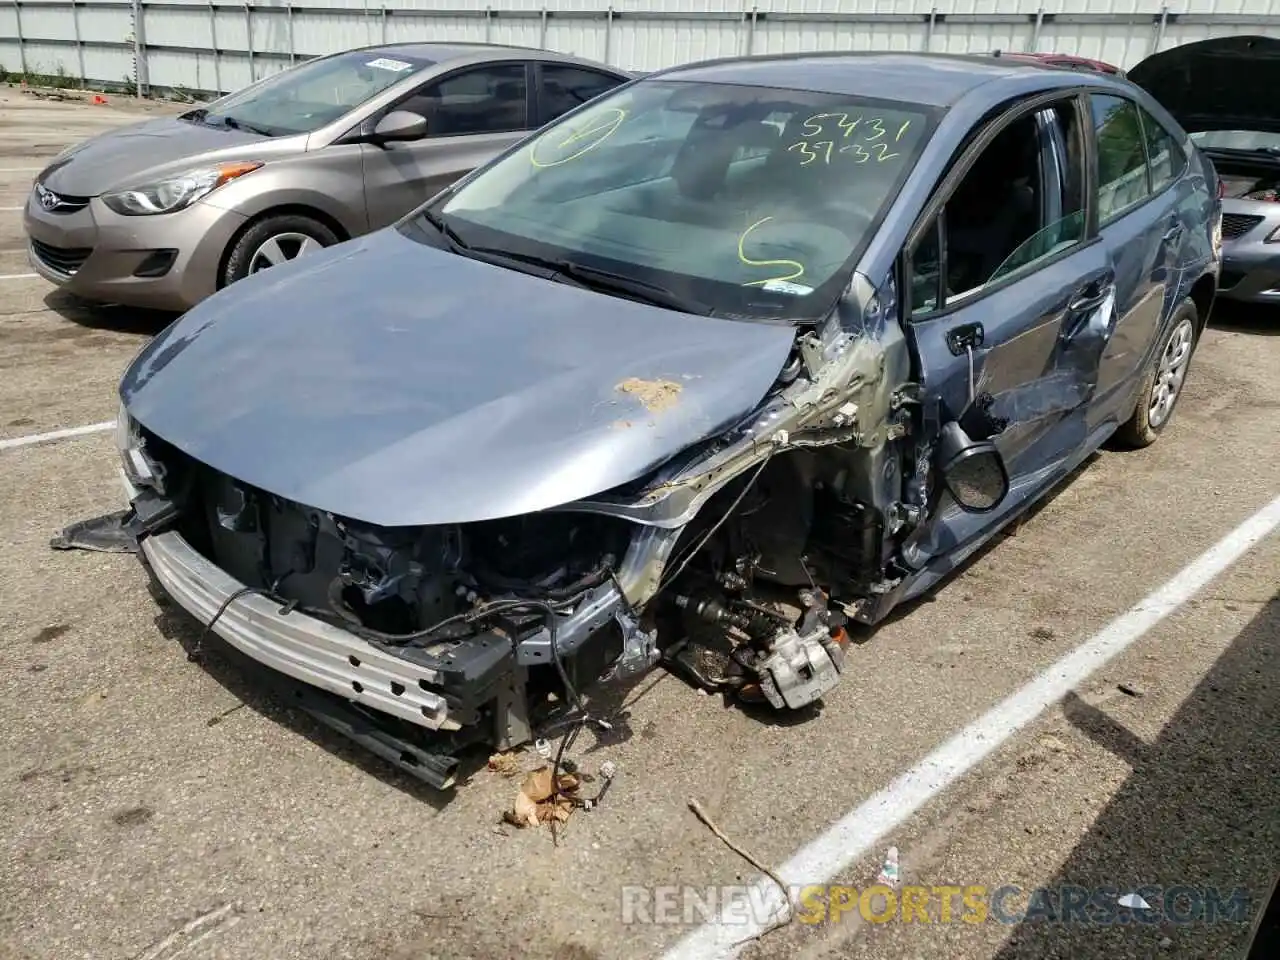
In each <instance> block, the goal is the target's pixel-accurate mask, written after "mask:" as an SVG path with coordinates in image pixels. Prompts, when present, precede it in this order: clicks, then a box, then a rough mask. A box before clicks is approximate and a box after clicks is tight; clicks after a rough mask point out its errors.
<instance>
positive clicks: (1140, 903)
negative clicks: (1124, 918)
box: [1117, 893, 1151, 910]
mask: <svg viewBox="0 0 1280 960" xmlns="http://www.w3.org/2000/svg"><path fill="white" fill-rule="evenodd" d="M1117 902H1118V903H1119V904H1120V906H1122V907H1128V908H1130V909H1131V910H1150V909H1151V904H1149V903H1147V901H1145V900H1143V899H1142V897H1140V896H1139V895H1138V894H1136V893H1126V894H1125V895H1124V896H1123V897H1121V898H1120V899H1119V901H1117Z"/></svg>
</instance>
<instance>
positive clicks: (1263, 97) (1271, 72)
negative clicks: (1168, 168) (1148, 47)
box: [1128, 36, 1280, 133]
mask: <svg viewBox="0 0 1280 960" xmlns="http://www.w3.org/2000/svg"><path fill="white" fill-rule="evenodd" d="M1128 77H1129V79H1130V80H1131V81H1133V82H1134V83H1136V84H1137V85H1138V86H1140V87H1142V88H1143V89H1144V90H1146V91H1147V93H1149V94H1151V95H1152V96H1153V97H1155V98H1156V99H1157V100H1159V101H1160V103H1161V104H1162V105H1163V106H1164V108H1165V109H1166V110H1168V111H1169V113H1171V114H1172V115H1173V118H1174V119H1175V120H1177V121H1178V123H1179V124H1181V125H1182V128H1183V129H1184V130H1186V131H1187V132H1188V133H1197V132H1200V131H1205V130H1258V131H1263V132H1267V133H1280V109H1277V108H1276V96H1275V93H1274V92H1273V91H1274V90H1275V89H1276V84H1274V83H1272V82H1271V81H1272V80H1275V81H1277V83H1280V40H1277V39H1275V38H1273V37H1255V36H1237V37H1215V38H1213V39H1211V40H1200V41H1198V42H1196V43H1184V44H1181V45H1180V46H1176V47H1171V48H1169V49H1168V50H1164V51H1162V52H1160V53H1156V54H1153V55H1151V56H1149V57H1147V58H1146V59H1145V60H1143V61H1142V62H1141V63H1139V64H1138V65H1137V66H1135V67H1134V68H1133V69H1131V70H1130V71H1129V72H1128ZM1268 78H1269V79H1268Z"/></svg>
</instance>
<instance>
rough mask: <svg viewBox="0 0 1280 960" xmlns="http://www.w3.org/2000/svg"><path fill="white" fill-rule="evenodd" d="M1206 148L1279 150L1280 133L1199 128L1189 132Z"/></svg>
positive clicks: (1198, 145)
mask: <svg viewBox="0 0 1280 960" xmlns="http://www.w3.org/2000/svg"><path fill="white" fill-rule="evenodd" d="M1190 136H1191V140H1192V142H1194V143H1195V145H1196V146H1197V147H1201V148H1203V149H1206V150H1266V151H1268V152H1270V151H1273V150H1274V151H1276V152H1280V134H1276V133H1264V132H1262V131H1261V130H1201V131H1198V132H1196V133H1193V134H1190Z"/></svg>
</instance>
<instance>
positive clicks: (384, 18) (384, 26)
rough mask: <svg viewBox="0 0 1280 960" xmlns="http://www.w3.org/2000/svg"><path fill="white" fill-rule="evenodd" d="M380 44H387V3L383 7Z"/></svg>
mask: <svg viewBox="0 0 1280 960" xmlns="http://www.w3.org/2000/svg"><path fill="white" fill-rule="evenodd" d="M378 42H379V43H386V42H387V5H386V4H385V3H384V4H383V5H382V39H381V40H380V41H378Z"/></svg>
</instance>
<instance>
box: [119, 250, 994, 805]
mask: <svg viewBox="0 0 1280 960" xmlns="http://www.w3.org/2000/svg"><path fill="white" fill-rule="evenodd" d="M895 301H896V286H895V278H894V277H893V276H892V275H891V276H890V277H888V278H886V280H885V283H884V284H883V285H882V287H881V290H880V292H879V293H877V292H876V291H874V290H873V289H872V288H871V287H870V286H869V285H868V284H866V283H865V281H863V280H862V279H861V278H860V277H855V286H854V288H853V289H851V293H850V296H848V297H847V298H846V299H845V300H844V301H843V302H842V306H841V307H840V308H839V309H838V310H837V311H836V313H835V314H833V315H832V316H831V317H830V318H829V320H828V322H826V323H825V324H824V325H823V326H822V327H821V329H809V330H801V331H800V332H799V333H798V334H797V335H796V336H795V338H794V340H793V349H792V353H791V356H790V358H789V359H788V360H787V362H786V363H785V364H784V365H783V367H782V369H781V371H780V372H779V374H778V375H777V379H776V381H775V383H774V385H773V387H772V389H771V390H769V391H768V392H767V394H766V395H765V397H764V398H763V400H762V401H761V402H760V403H759V404H758V405H757V406H755V408H754V409H751V410H750V411H748V412H746V413H745V414H742V415H740V419H739V421H738V422H737V423H736V424H735V425H732V426H731V427H729V428H728V429H722V430H719V431H717V432H714V433H712V434H710V435H708V436H706V437H705V438H704V439H703V440H701V441H699V442H696V443H694V444H692V445H691V446H688V447H685V448H684V449H683V450H681V451H680V452H678V453H676V454H675V455H674V456H670V457H668V458H667V459H666V460H665V461H664V462H662V463H661V464H660V465H659V466H658V467H657V468H656V469H654V470H652V471H650V472H649V473H648V474H646V475H644V476H642V477H639V478H638V479H636V480H634V481H631V482H629V483H625V484H623V485H622V486H620V487H614V488H612V489H609V490H607V491H605V492H602V493H600V494H597V495H594V496H590V497H586V498H582V499H577V500H573V501H570V502H566V503H563V504H559V505H557V506H554V507H551V508H549V509H541V510H537V511H534V512H531V513H523V514H516V515H510V516H504V517H499V518H497V519H479V520H475V521H471V522H465V523H431V524H427V525H421V526H407V527H387V526H380V525H377V524H374V523H370V522H367V521H361V520H356V519H353V518H350V517H344V516H339V515H337V514H336V513H333V512H331V511H326V510H321V509H317V508H313V507H309V506H307V505H306V504H303V503H299V502H296V501H293V500H290V499H287V498H284V497H282V496H279V495H277V494H275V493H272V492H269V491H267V490H263V489H261V488H256V487H253V486H251V485H249V484H247V483H245V482H243V481H240V480H238V479H235V478H233V477H232V476H229V475H228V474H226V473H223V472H220V471H219V470H217V469H215V468H214V467H212V466H209V465H208V464H206V463H204V462H202V461H201V460H199V459H198V458H196V457H193V456H191V455H189V454H188V453H185V452H183V451H182V450H180V449H178V448H177V447H176V446H173V445H171V444H169V443H168V442H166V441H165V440H164V439H162V438H161V437H160V436H158V435H156V434H154V433H152V432H151V431H150V430H149V429H148V428H146V427H144V426H143V425H142V424H140V423H138V422H136V421H134V420H132V419H131V417H130V414H129V412H128V411H127V410H125V409H122V410H121V413H120V420H119V423H120V424H121V425H122V426H121V428H120V435H119V436H118V437H117V442H118V445H119V446H120V449H121V452H122V455H123V462H124V472H125V474H126V479H127V486H128V487H129V488H130V500H131V503H132V516H131V520H130V524H131V526H130V530H131V531H132V532H133V534H134V535H136V536H137V538H138V540H139V542H140V543H141V544H142V552H143V553H144V554H145V555H146V558H147V559H148V561H149V563H150V566H151V568H152V571H153V573H154V574H155V575H156V576H157V578H158V579H159V580H160V581H161V584H162V586H163V587H164V588H165V590H167V591H168V592H169V593H170V594H171V595H176V596H178V597H179V599H180V602H182V604H183V605H184V606H185V607H187V609H189V610H192V611H193V612H196V614H197V616H198V617H200V618H201V619H203V620H204V621H205V623H206V634H208V633H213V632H216V633H220V634H221V635H222V636H223V637H224V639H231V640H232V642H233V645H236V646H239V647H240V649H241V650H242V652H248V653H249V655H250V656H251V657H252V658H254V659H256V660H258V661H259V662H260V663H263V664H265V665H267V666H270V667H274V668H275V669H276V670H278V671H280V672H281V673H283V674H288V675H291V676H292V677H293V679H295V680H301V681H302V682H303V683H304V684H308V685H310V688H316V687H318V688H320V689H321V690H323V691H325V694H326V695H328V696H330V697H331V699H333V701H334V702H336V703H340V704H341V707H342V709H343V710H347V711H348V713H350V711H352V710H354V711H356V712H357V714H358V715H359V717H358V718H359V723H361V724H366V725H371V729H372V728H376V731H375V732H373V733H370V734H369V735H368V737H367V738H366V741H367V742H366V745H367V746H371V747H372V748H373V749H375V750H376V751H377V752H379V753H381V754H382V755H383V756H384V757H387V758H388V759H390V760H392V762H395V763H399V764H400V765H401V766H402V767H404V768H405V769H406V770H408V771H409V772H412V773H414V774H415V775H417V776H419V777H420V778H422V779H424V780H425V781H427V782H429V783H431V784H433V785H434V786H437V787H445V786H448V785H450V784H451V783H452V782H453V777H454V774H455V772H456V769H457V765H458V761H457V757H458V755H459V753H460V752H461V751H463V750H465V749H466V748H467V747H470V746H474V745H480V744H484V745H487V746H489V747H490V748H498V749H509V748H512V747H516V746H519V745H521V744H523V743H527V742H529V741H530V740H533V739H536V738H540V737H550V736H552V735H554V734H553V732H554V731H556V730H559V729H564V728H565V726H566V725H568V726H569V728H570V729H571V730H575V731H576V730H578V729H581V726H582V725H583V724H584V723H587V722H596V723H598V724H600V725H601V726H602V727H607V726H608V721H607V720H605V719H604V718H603V717H601V716H598V715H596V714H594V713H593V712H592V708H591V707H590V706H589V701H590V700H591V693H592V691H593V690H594V689H598V688H599V686H600V685H601V684H607V683H625V682H626V681H628V680H630V679H632V678H636V677H638V676H640V675H642V674H644V673H646V672H647V671H649V670H651V669H652V668H654V667H656V666H658V665H660V664H661V665H663V666H665V667H667V668H668V669H670V670H671V671H672V672H674V673H677V674H679V675H680V676H682V677H683V678H685V679H686V680H687V681H688V682H690V683H692V684H695V685H697V686H700V687H702V688H704V689H706V690H708V691H716V692H722V693H724V694H726V695H728V696H731V697H734V698H736V699H738V700H740V701H743V702H749V703H750V702H754V703H759V704H762V705H767V707H770V708H773V709H776V710H800V709H803V708H805V707H807V706H809V705H810V704H813V703H815V702H816V701H818V700H820V699H821V698H822V697H823V696H824V695H825V694H827V693H828V692H829V691H830V690H831V689H832V687H834V686H835V685H836V683H837V682H838V681H839V679H840V677H841V675H842V672H843V671H844V670H845V669H846V667H847V663H848V650H849V645H850V628H851V626H852V623H853V622H858V623H861V624H864V625H865V624H874V623H876V622H877V621H878V620H880V619H881V618H882V617H883V616H884V615H885V614H887V612H888V611H889V610H890V609H892V608H893V606H895V605H896V604H897V603H899V602H901V601H903V600H905V599H910V598H911V597H913V596H916V595H918V594H919V593H920V592H923V590H924V589H925V588H926V587H927V586H928V585H929V584H930V583H931V582H934V581H936V579H937V576H938V575H935V574H933V573H932V572H931V571H930V570H928V569H926V565H927V563H928V560H929V556H930V551H931V550H933V551H934V552H936V550H937V546H936V544H934V543H932V542H931V541H930V540H929V539H928V538H929V537H930V536H934V535H935V534H932V533H931V532H930V529H929V522H928V518H929V517H930V514H931V511H933V509H934V508H935V507H936V505H937V504H938V503H939V502H940V499H939V498H940V497H942V496H943V495H944V493H949V494H950V496H951V498H952V499H953V500H954V501H955V502H956V503H959V504H960V505H961V506H962V507H963V509H964V510H970V509H973V510H976V511H978V512H982V511H985V510H990V509H991V508H992V507H993V506H994V504H995V503H997V502H999V501H1000V500H1002V499H1003V498H1004V496H1005V493H1006V492H1007V490H1008V476H1007V474H1006V472H1005V469H1004V466H1003V462H1002V461H1001V460H1000V456H999V454H998V452H996V449H995V447H994V445H993V444H992V443H991V442H990V441H989V438H990V437H991V435H992V434H993V433H996V432H998V431H999V429H1000V427H1001V424H1000V423H999V422H997V421H996V420H995V419H994V418H991V417H987V416H985V414H984V411H985V410H986V406H985V405H984V403H983V397H982V396H980V395H979V396H973V397H971V398H970V407H969V409H968V410H967V411H964V413H965V416H964V417H963V418H962V419H963V426H961V424H960V421H957V420H956V419H955V417H956V416H957V415H958V414H959V413H961V411H954V412H953V411H948V410H944V409H942V408H941V406H940V401H939V400H938V399H937V398H934V399H933V400H930V401H926V402H922V401H921V399H920V397H919V390H918V388H917V386H916V384H915V383H914V382H913V381H912V370H911V361H910V351H909V349H908V345H907V343H906V340H905V337H904V335H903V332H902V329H901V327H900V326H898V325H897V324H896V323H886V322H885V318H886V317H887V316H893V315H894V314H895V311H896V302H895ZM625 386H627V387H628V388H633V387H634V384H631V383H630V382H628V383H627V384H625ZM654 387H655V393H657V394H662V393H663V391H666V392H668V393H670V392H674V391H678V390H679V389H680V387H679V384H675V383H671V384H667V385H664V384H656V385H654ZM971 389H972V388H971ZM988 399H989V398H988ZM616 429H619V430H626V429H632V427H631V426H630V424H629V423H627V422H621V423H619V424H617V425H616ZM969 501H972V503H969ZM175 538H176V539H175ZM197 555H198V556H197ZM930 577H932V578H933V579H932V580H931V579H930ZM210 591H212V596H210ZM245 595H256V596H259V597H261V598H266V599H264V600H261V601H245V602H244V603H242V604H241V605H240V606H233V607H232V610H231V612H230V613H228V612H227V611H228V607H229V606H231V605H233V604H234V601H235V600H236V599H238V598H241V597H243V596H245ZM268 600H269V603H268V602H267V601H268ZM255 602H256V603H257V605H256V606H254V605H253V604H254V603H255ZM246 604H247V605H246ZM224 615H225V616H226V618H227V619H226V620H225V621H224V622H221V623H220V622H219V618H221V617H224ZM300 695H301V694H300ZM326 722H329V721H328V720H326ZM354 722H355V721H354V720H352V719H351V717H350V716H348V717H347V718H346V719H342V720H340V721H338V722H337V725H338V726H339V728H340V729H342V730H343V732H344V733H348V734H350V733H351V729H350V727H351V725H352V724H353V723H354Z"/></svg>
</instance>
